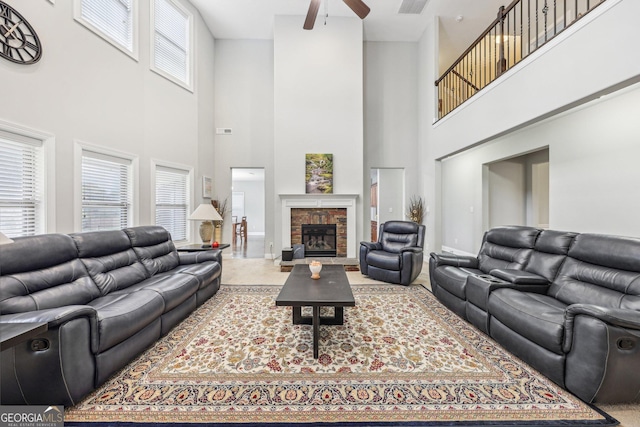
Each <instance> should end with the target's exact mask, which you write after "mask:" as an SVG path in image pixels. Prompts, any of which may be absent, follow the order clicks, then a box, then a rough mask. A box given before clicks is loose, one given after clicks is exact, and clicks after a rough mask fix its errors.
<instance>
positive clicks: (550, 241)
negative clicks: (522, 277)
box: [524, 230, 577, 282]
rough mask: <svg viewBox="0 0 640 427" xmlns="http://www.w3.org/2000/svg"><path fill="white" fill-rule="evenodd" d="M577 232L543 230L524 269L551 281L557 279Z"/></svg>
mask: <svg viewBox="0 0 640 427" xmlns="http://www.w3.org/2000/svg"><path fill="white" fill-rule="evenodd" d="M576 235H577V234H576V233H569V232H565V231H555V230H543V231H542V232H541V233H540V235H539V236H538V239H537V240H536V244H535V247H534V251H533V253H532V254H531V257H530V258H529V262H527V265H526V266H525V267H524V269H525V270H526V271H528V272H530V273H535V274H537V275H539V276H542V277H544V278H545V279H547V280H548V281H549V282H552V281H553V279H555V277H556V275H557V274H558V271H559V270H560V266H561V265H562V263H563V262H564V260H565V259H566V257H567V253H568V252H569V248H570V247H571V245H572V243H573V241H574V239H575V237H576Z"/></svg>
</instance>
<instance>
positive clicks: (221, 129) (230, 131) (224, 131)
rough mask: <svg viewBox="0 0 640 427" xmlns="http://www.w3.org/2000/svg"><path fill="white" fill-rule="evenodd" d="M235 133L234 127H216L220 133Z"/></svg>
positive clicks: (217, 132)
mask: <svg viewBox="0 0 640 427" xmlns="http://www.w3.org/2000/svg"><path fill="white" fill-rule="evenodd" d="M232 133H233V129H231V128H216V134H218V135H231V134H232Z"/></svg>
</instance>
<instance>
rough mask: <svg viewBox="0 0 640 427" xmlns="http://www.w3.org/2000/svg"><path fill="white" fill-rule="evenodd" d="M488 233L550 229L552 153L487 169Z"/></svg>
mask: <svg viewBox="0 0 640 427" xmlns="http://www.w3.org/2000/svg"><path fill="white" fill-rule="evenodd" d="M484 171H485V173H484V181H485V182H484V189H485V191H484V193H485V194H484V199H485V206H487V207H488V209H487V211H486V212H485V213H486V219H485V222H486V224H485V225H486V226H487V227H486V229H491V228H493V227H497V226H501V225H527V226H530V227H537V228H549V149H548V148H545V149H542V150H538V151H534V152H532V153H527V154H524V155H521V156H516V157H512V158H509V159H505V160H501V161H497V162H492V163H487V164H485V165H484Z"/></svg>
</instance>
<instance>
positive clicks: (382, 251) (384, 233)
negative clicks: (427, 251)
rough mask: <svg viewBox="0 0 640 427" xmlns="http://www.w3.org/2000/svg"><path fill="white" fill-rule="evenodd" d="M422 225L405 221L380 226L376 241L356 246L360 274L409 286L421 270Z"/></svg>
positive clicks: (423, 227) (388, 222)
mask: <svg viewBox="0 0 640 427" xmlns="http://www.w3.org/2000/svg"><path fill="white" fill-rule="evenodd" d="M424 236H425V226H424V225H420V224H416V223H415V222H409V221H387V222H385V223H384V224H380V232H379V233H378V241H377V242H361V243H360V271H361V272H362V274H364V275H367V276H369V277H371V278H372V279H376V280H382V281H383V282H389V283H398V284H400V285H410V284H411V282H413V281H414V280H415V279H416V277H418V275H419V274H420V272H421V271H422V260H423V253H422V252H423V248H424Z"/></svg>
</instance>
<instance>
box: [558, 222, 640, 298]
mask: <svg viewBox="0 0 640 427" xmlns="http://www.w3.org/2000/svg"><path fill="white" fill-rule="evenodd" d="M548 295H550V296H552V297H554V298H556V299H558V300H560V301H562V302H564V303H565V304H567V305H569V304H593V305H600V306H604V307H611V308H625V309H632V310H640V239H633V238H627V237H615V236H606V235H598V234H580V235H578V236H577V237H576V238H575V241H574V244H573V245H572V246H571V249H570V250H569V256H568V258H567V259H566V261H565V262H564V264H563V265H562V267H561V268H560V271H559V272H558V276H557V277H556V279H555V280H554V282H553V283H552V285H551V287H550V289H549V292H548Z"/></svg>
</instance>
